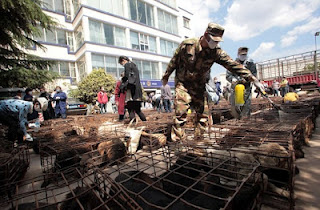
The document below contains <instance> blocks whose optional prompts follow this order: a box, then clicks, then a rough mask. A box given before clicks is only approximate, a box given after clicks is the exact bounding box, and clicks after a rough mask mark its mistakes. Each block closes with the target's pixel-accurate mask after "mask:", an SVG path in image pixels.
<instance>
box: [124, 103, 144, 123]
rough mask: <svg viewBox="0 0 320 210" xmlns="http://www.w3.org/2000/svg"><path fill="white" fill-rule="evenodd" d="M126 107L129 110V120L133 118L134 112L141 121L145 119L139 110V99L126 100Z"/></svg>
mask: <svg viewBox="0 0 320 210" xmlns="http://www.w3.org/2000/svg"><path fill="white" fill-rule="evenodd" d="M127 109H128V112H129V117H130V120H132V119H133V118H135V114H137V115H138V116H139V117H140V119H141V120H142V121H146V117H145V116H144V114H143V113H142V111H141V102H140V101H128V102H127Z"/></svg>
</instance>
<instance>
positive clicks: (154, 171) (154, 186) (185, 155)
mask: <svg viewBox="0 0 320 210" xmlns="http://www.w3.org/2000/svg"><path fill="white" fill-rule="evenodd" d="M258 166H259V163H258V162H257V161H248V162H246V161H240V160H239V159H237V158H236V157H233V156H230V154H229V153H222V152H221V151H219V150H216V149H214V148H212V147H210V146H205V147H201V146H197V145H195V144H192V143H191V142H190V143H183V144H182V143H170V144H168V145H166V146H163V147H161V148H159V149H157V150H149V151H142V150H139V151H138V152H137V153H135V154H133V155H127V156H125V157H123V158H121V159H117V160H115V161H113V162H111V163H108V164H107V165H105V166H102V167H101V165H99V167H97V168H96V173H97V176H98V177H105V178H109V180H108V181H110V180H112V182H115V183H117V184H118V185H119V186H120V187H121V188H122V189H123V191H124V192H126V193H128V194H129V195H130V197H131V198H132V199H134V200H135V201H136V202H137V203H138V205H139V207H140V208H142V209H151V208H152V209H182V208H187V209H188V208H189V209H190V208H192V209H195V208H196V209H208V208H209V209H234V208H235V206H237V207H240V208H242V209H252V208H254V207H256V206H259V198H260V195H261V192H262V191H263V190H264V185H263V177H262V176H261V174H259V173H257V171H256V169H257V168H258ZM114 199H115V201H117V202H119V203H123V202H125V200H123V198H121V197H115V198H114ZM127 208H128V209H130V207H127Z"/></svg>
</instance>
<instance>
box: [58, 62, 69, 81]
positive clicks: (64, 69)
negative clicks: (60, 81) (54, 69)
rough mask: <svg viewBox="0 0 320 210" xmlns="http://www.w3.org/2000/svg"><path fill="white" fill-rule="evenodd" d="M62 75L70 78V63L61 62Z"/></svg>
mask: <svg viewBox="0 0 320 210" xmlns="http://www.w3.org/2000/svg"><path fill="white" fill-rule="evenodd" d="M60 75H61V76H67V77H70V71H69V63H68V62H60Z"/></svg>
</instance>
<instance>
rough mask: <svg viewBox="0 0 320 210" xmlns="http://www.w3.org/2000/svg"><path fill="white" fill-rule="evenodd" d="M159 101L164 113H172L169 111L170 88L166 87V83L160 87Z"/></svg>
mask: <svg viewBox="0 0 320 210" xmlns="http://www.w3.org/2000/svg"><path fill="white" fill-rule="evenodd" d="M161 99H162V102H163V106H164V110H165V111H166V112H170V113H171V112H172V110H171V99H172V94H171V88H170V86H169V85H168V83H166V84H163V85H162V86H161Z"/></svg>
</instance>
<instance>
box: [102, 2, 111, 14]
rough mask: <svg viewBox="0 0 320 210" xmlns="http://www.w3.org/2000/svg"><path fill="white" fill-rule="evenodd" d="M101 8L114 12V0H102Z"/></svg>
mask: <svg viewBox="0 0 320 210" xmlns="http://www.w3.org/2000/svg"><path fill="white" fill-rule="evenodd" d="M101 9H102V10H104V11H106V12H110V13H113V10H112V0H101Z"/></svg>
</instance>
